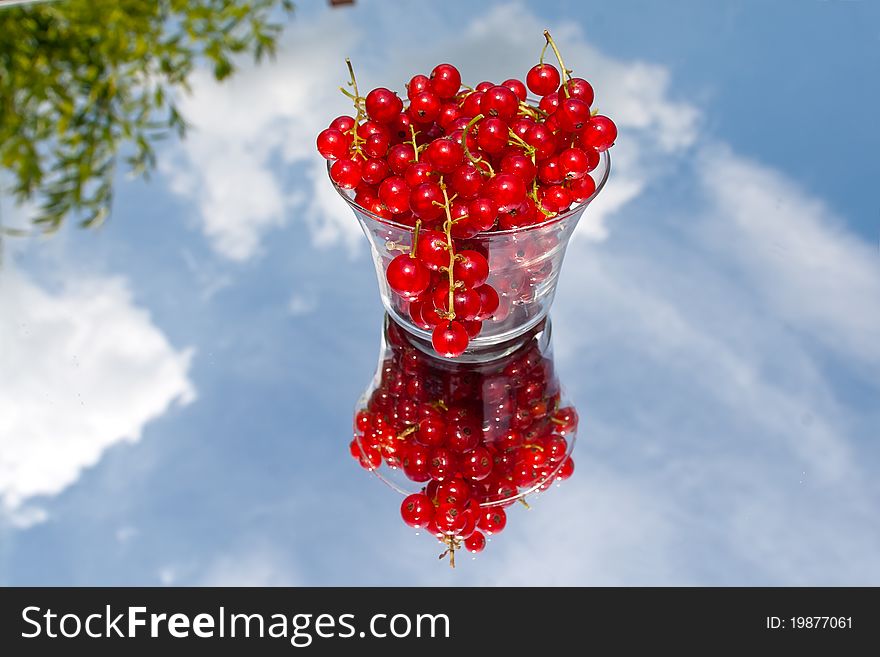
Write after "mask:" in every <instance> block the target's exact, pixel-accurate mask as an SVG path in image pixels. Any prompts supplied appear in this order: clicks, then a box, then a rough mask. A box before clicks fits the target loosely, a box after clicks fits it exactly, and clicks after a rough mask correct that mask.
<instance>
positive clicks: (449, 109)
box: [437, 102, 461, 134]
mask: <svg viewBox="0 0 880 657" xmlns="http://www.w3.org/2000/svg"><path fill="white" fill-rule="evenodd" d="M460 116H461V108H460V107H459V106H458V105H457V104H456V103H452V102H450V103H443V104H442V105H440V114H439V115H438V116H437V125H439V126H440V127H441V128H443V130H445V131H446V133H447V134H448V133H449V132H451V131H450V127H451V126H452V124H453V123H455V121H456V119H458V117H460Z"/></svg>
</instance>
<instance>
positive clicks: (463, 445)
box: [446, 417, 482, 454]
mask: <svg viewBox="0 0 880 657" xmlns="http://www.w3.org/2000/svg"><path fill="white" fill-rule="evenodd" d="M481 435H482V430H481V428H480V423H479V422H477V420H476V418H473V417H465V418H459V419H453V420H450V421H449V422H448V423H447V425H446V446H447V447H449V449H451V450H452V451H453V452H456V453H459V454H461V453H463V452H467V451H469V450H472V449H473V448H474V447H476V446H477V443H479V441H480V436H481Z"/></svg>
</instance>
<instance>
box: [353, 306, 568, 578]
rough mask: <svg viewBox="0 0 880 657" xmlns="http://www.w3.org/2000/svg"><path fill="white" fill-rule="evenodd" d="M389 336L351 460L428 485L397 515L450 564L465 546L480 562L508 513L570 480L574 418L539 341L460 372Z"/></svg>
mask: <svg viewBox="0 0 880 657" xmlns="http://www.w3.org/2000/svg"><path fill="white" fill-rule="evenodd" d="M540 329H541V327H539V328H538V331H540ZM536 333H537V331H536ZM386 335H387V336H388V343H389V348H390V353H389V357H388V358H386V359H385V360H384V361H383V364H382V367H381V371H380V374H379V377H378V383H377V385H376V387H375V388H374V390H373V392H372V394H371V395H370V397H369V399H368V402H367V404H366V407H365V408H363V409H361V410H360V411H359V412H358V413H357V414H356V415H355V437H354V439H353V440H352V441H351V444H350V445H349V449H350V451H351V454H352V456H353V457H355V458H356V459H357V460H358V461H359V462H360V464H361V466H363V467H364V468H366V469H368V470H375V469H377V468H380V467H382V465H383V463H384V465H385V466H387V467H388V468H391V469H399V470H400V471H402V472H403V474H404V475H405V476H406V477H407V478H408V479H409V480H411V481H413V482H417V483H419V484H424V486H423V487H422V489H421V491H420V492H417V493H414V494H412V495H409V496H408V497H407V498H406V499H404V501H403V504H402V505H401V509H400V512H401V515H402V516H403V520H404V522H405V523H406V524H408V525H410V526H412V527H416V528H424V529H426V530H427V531H428V532H429V533H431V534H432V535H434V536H436V537H437V538H438V539H439V540H440V541H441V542H442V543H444V544H445V545H446V547H447V551H448V554H449V555H450V558H451V559H453V558H454V554H455V550H456V549H458V548H460V547H462V546H463V547H464V548H466V549H467V550H469V551H471V552H480V551H481V550H482V549H483V548H484V547H485V544H486V535H491V534H497V533H498V532H500V531H501V530H502V529H504V526H505V524H506V522H507V516H506V512H505V510H504V509H505V507H507V506H509V505H511V504H513V503H514V502H516V501H517V500H523V496H524V495H526V494H528V493H530V492H532V491H535V490H545V489H547V488H549V487H550V486H551V485H552V484H553V482H554V481H561V480H564V479H567V478H568V477H570V476H571V474H572V473H573V472H574V461H572V459H571V457H570V456H569V451H570V449H569V448H570V444H571V438H572V436H573V434H574V433H575V432H576V430H577V422H578V416H577V413H576V411H575V409H574V408H573V407H570V406H568V407H560V390H559V381H558V379H557V377H556V375H555V372H554V367H553V361H552V359H550V358H548V357H547V356H545V355H542V353H541V351H540V348H539V346H538V344H537V341H536V340H535V339H532V340H531V341H530V342H528V343H526V345H524V346H523V347H521V348H520V349H519V350H517V351H516V352H514V353H513V354H511V355H510V356H506V357H504V358H502V359H499V360H496V361H492V362H490V363H488V364H481V365H465V364H460V363H455V364H451V363H449V362H448V361H442V360H438V359H436V358H433V357H431V356H427V355H425V354H424V353H422V352H421V351H419V350H418V349H417V348H415V347H413V346H412V345H411V344H410V343H409V342H408V341H407V339H406V337H405V336H404V334H403V331H402V329H400V328H399V327H398V326H397V325H396V324H394V323H393V322H392V323H389V325H388V328H387V333H386ZM523 501H524V500H523ZM444 554H446V553H444ZM453 565H454V562H453Z"/></svg>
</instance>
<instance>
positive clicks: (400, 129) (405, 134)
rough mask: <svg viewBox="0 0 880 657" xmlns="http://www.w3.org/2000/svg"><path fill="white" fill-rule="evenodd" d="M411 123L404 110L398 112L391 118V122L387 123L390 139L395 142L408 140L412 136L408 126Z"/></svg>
mask: <svg viewBox="0 0 880 657" xmlns="http://www.w3.org/2000/svg"><path fill="white" fill-rule="evenodd" d="M411 125H412V118H411V117H410V115H409V114H407V113H406V112H400V113H398V115H397V116H395V117H394V119H392V121H391V123H389V124H388V132H390V133H391V141H392V142H393V143H395V144H399V143H400V142H403V141H409V139H410V138H411V137H412V134H410V128H409V127H410V126H411Z"/></svg>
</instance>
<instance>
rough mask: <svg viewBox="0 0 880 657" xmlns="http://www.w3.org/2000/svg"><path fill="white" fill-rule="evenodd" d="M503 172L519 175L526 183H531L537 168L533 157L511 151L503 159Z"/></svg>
mask: <svg viewBox="0 0 880 657" xmlns="http://www.w3.org/2000/svg"><path fill="white" fill-rule="evenodd" d="M501 172H502V173H512V174H513V175H515V176H518V177H519V178H520V179H521V180H522V181H523V182H524V183H525V184H526V185H531V184H532V181H533V180H534V179H535V174H536V173H537V170H536V169H535V163H534V162H532V158H530V157H526V156H525V155H523V154H521V153H511V154H509V155H505V156H504V157H503V158H502V159H501Z"/></svg>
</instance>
